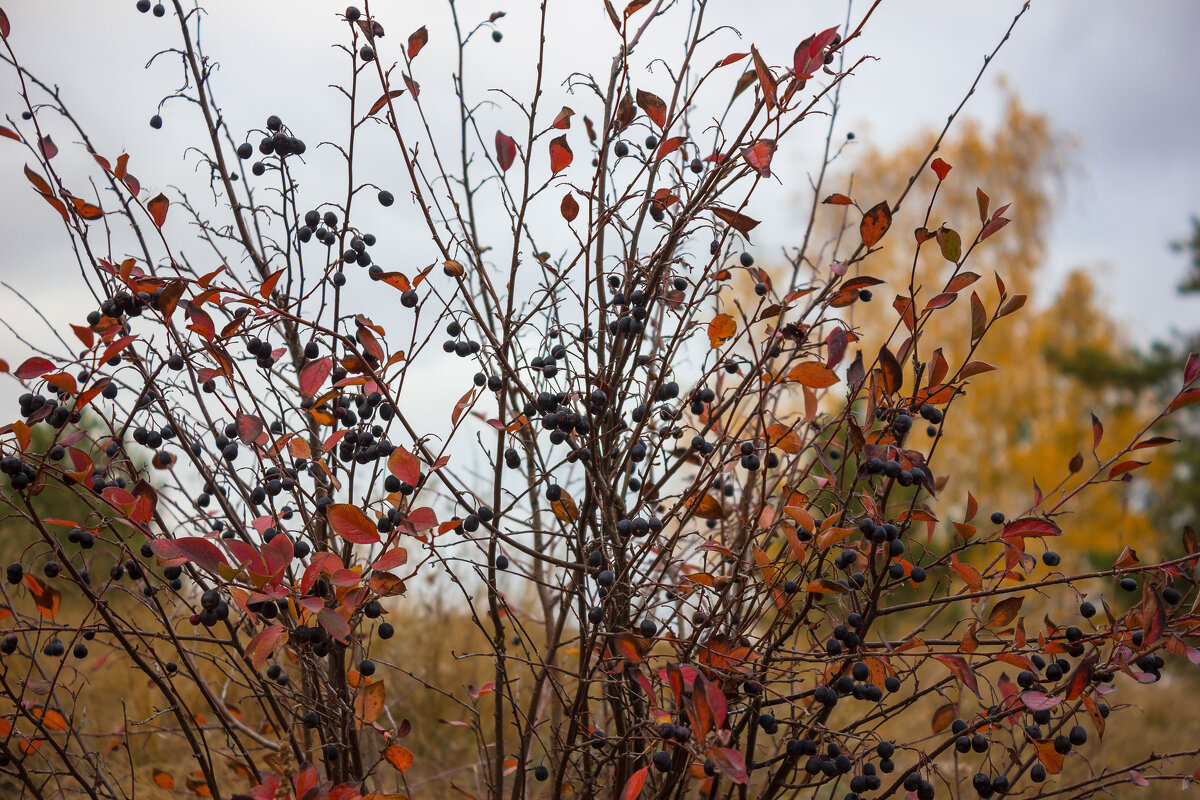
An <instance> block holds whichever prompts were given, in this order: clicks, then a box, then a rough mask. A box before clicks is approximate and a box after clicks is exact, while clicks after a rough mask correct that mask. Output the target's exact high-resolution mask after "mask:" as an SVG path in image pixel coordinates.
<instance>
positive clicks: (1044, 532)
mask: <svg viewBox="0 0 1200 800" xmlns="http://www.w3.org/2000/svg"><path fill="white" fill-rule="evenodd" d="M1002 536H1003V538H1005V539H1026V538H1037V537H1041V536H1062V529H1061V528H1059V527H1058V525H1056V524H1055V523H1053V522H1050V521H1049V520H1045V519H1038V518H1037V517H1022V518H1021V519H1015V520H1013V521H1012V522H1010V523H1008V524H1007V525H1005V526H1004V533H1003V534H1002Z"/></svg>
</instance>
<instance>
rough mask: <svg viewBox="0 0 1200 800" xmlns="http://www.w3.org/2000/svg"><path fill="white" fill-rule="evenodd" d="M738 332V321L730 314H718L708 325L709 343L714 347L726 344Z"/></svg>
mask: <svg viewBox="0 0 1200 800" xmlns="http://www.w3.org/2000/svg"><path fill="white" fill-rule="evenodd" d="M736 332H737V321H736V320H734V318H733V317H731V316H729V315H728V314H718V315H717V316H715V317H713V319H712V322H710V323H708V341H709V343H710V344H711V345H712V346H713V347H720V346H721V345H723V344H725V342H726V341H728V340H729V339H730V338H731V337H732V336H733V335H734V334H735V333H736Z"/></svg>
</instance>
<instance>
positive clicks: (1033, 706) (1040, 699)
mask: <svg viewBox="0 0 1200 800" xmlns="http://www.w3.org/2000/svg"><path fill="white" fill-rule="evenodd" d="M1062 701H1063V698H1062V697H1051V696H1050V695H1048V694H1045V693H1044V692H1023V693H1022V694H1021V702H1022V703H1024V704H1025V707H1026V708H1028V709H1029V710H1031V711H1046V710H1047V709H1051V708H1054V707H1055V706H1056V705H1058V704H1059V703H1061V702H1062Z"/></svg>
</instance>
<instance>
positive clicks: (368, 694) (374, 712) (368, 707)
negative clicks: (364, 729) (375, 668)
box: [354, 681, 387, 725]
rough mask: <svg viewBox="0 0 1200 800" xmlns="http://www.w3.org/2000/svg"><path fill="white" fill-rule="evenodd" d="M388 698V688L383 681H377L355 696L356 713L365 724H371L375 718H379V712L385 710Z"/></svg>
mask: <svg viewBox="0 0 1200 800" xmlns="http://www.w3.org/2000/svg"><path fill="white" fill-rule="evenodd" d="M386 699H387V689H386V688H385V687H384V685H383V682H382V681H375V682H374V683H372V684H370V685H369V686H367V688H365V689H363V690H361V691H360V692H359V693H358V695H357V696H356V697H355V698H354V713H355V714H357V715H358V717H359V719H361V720H362V721H363V722H364V723H365V724H367V725H370V724H371V723H372V722H374V721H375V720H377V719H379V712H381V711H382V710H383V704H384V701H385V700H386Z"/></svg>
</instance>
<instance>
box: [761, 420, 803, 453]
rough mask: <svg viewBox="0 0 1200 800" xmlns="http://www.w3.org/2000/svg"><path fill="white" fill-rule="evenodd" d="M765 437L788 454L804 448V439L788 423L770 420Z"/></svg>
mask: <svg viewBox="0 0 1200 800" xmlns="http://www.w3.org/2000/svg"><path fill="white" fill-rule="evenodd" d="M765 432H766V434H767V438H768V439H769V440H770V442H771V445H772V446H773V447H778V448H779V449H780V450H782V451H783V452H785V453H787V454H788V455H795V454H796V453H799V452H800V451H801V450H802V449H803V448H804V440H802V439H801V438H800V434H798V433H796V431H795V430H793V429H792V427H791V426H789V425H782V424H780V423H778V422H772V423H771V424H770V425H768V426H767V429H766V431H765Z"/></svg>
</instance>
